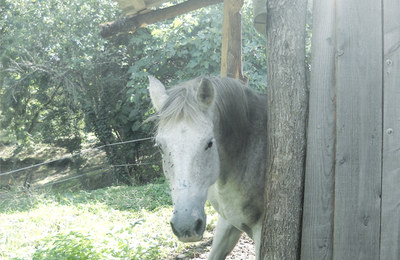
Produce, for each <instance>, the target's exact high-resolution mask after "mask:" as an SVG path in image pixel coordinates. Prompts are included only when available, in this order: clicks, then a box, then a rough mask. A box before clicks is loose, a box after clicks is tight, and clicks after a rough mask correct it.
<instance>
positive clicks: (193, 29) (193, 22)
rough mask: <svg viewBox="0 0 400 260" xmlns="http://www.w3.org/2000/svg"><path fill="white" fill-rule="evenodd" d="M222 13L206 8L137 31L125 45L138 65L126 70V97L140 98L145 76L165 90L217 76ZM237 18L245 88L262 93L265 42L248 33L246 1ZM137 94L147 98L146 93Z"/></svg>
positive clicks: (219, 7)
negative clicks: (129, 93)
mask: <svg viewBox="0 0 400 260" xmlns="http://www.w3.org/2000/svg"><path fill="white" fill-rule="evenodd" d="M222 9H223V5H222V4H220V5H215V6H210V7H207V8H202V9H200V10H197V11H193V12H190V13H188V14H185V15H182V16H178V17H175V18H174V19H170V20H167V21H163V22H160V23H157V24H154V25H149V26H148V27H147V28H141V29H139V30H138V31H137V32H136V33H135V37H133V38H132V39H131V44H133V46H134V48H135V50H136V53H137V54H138V55H137V57H138V60H137V61H136V62H135V63H134V64H133V65H132V66H131V67H130V69H129V72H130V73H132V74H131V81H130V82H129V83H128V86H129V85H130V86H131V88H132V89H133V90H132V92H135V93H136V92H140V91H139V90H140V89H144V88H145V87H147V75H149V74H150V75H153V76H155V77H157V78H159V79H160V80H161V81H162V82H165V83H167V84H177V83H179V82H182V81H186V80H189V79H193V78H195V77H198V76H200V75H214V76H218V75H219V74H220V64H221V45H222V21H223V19H222V18H223V15H222V14H223V10H222ZM242 14H243V16H242V17H243V19H242V20H243V22H242V23H243V30H242V31H243V37H242V38H243V42H242V44H243V71H244V73H245V75H246V76H247V77H248V78H249V84H250V86H251V87H253V88H255V89H257V90H260V91H264V90H265V87H266V52H265V38H264V37H263V36H262V35H260V34H258V33H257V32H256V30H255V29H254V27H253V23H252V5H251V2H250V1H246V3H245V5H244V7H243V9H242ZM142 92H143V93H144V95H145V96H146V95H147V92H146V91H144V90H142ZM146 97H147V96H146ZM134 98H136V97H134ZM138 98H139V99H140V98H143V96H139V97H138Z"/></svg>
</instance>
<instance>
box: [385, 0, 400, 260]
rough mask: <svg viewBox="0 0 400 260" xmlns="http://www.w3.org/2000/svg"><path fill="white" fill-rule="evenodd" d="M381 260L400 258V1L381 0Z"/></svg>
mask: <svg viewBox="0 0 400 260" xmlns="http://www.w3.org/2000/svg"><path fill="white" fill-rule="evenodd" d="M383 6H384V19H383V32H384V38H383V39H384V40H383V41H384V48H383V54H384V58H383V68H384V70H383V72H384V75H383V79H384V88H383V90H384V100H383V168H382V226H381V258H380V259H381V260H385V259H396V260H397V259H400V0H384V1H383Z"/></svg>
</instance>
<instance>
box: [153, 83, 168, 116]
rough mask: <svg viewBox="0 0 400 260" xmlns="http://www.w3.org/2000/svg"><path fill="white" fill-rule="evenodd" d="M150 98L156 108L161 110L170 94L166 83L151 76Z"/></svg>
mask: <svg viewBox="0 0 400 260" xmlns="http://www.w3.org/2000/svg"><path fill="white" fill-rule="evenodd" d="M149 81H150V85H149V91H150V98H151V101H152V102H153V105H154V107H155V108H156V110H158V111H160V110H161V109H162V107H163V106H164V104H165V101H167V98H168V95H167V91H166V90H165V87H164V85H163V84H162V83H161V82H160V81H159V80H158V79H156V78H155V77H152V76H149Z"/></svg>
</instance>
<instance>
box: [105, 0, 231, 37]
mask: <svg viewBox="0 0 400 260" xmlns="http://www.w3.org/2000/svg"><path fill="white" fill-rule="evenodd" d="M222 1H223V0H188V1H185V2H183V3H181V4H177V5H175V6H172V7H168V8H164V9H160V10H155V11H150V12H148V13H144V14H141V15H138V16H133V17H129V18H125V19H122V20H118V21H115V22H110V23H105V24H102V25H100V28H101V32H100V35H101V37H103V38H107V37H111V36H115V35H118V34H121V33H128V32H130V33H132V32H135V31H136V30H137V29H138V28H140V27H143V26H146V25H148V24H153V23H156V22H159V21H163V20H166V19H170V18H173V17H175V16H178V15H181V14H185V13H188V12H191V11H194V10H197V9H200V8H202V7H205V6H209V5H214V4H218V3H221V2H222Z"/></svg>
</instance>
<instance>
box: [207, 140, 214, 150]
mask: <svg viewBox="0 0 400 260" xmlns="http://www.w3.org/2000/svg"><path fill="white" fill-rule="evenodd" d="M212 145H213V142H212V141H210V142H209V143H208V144H207V147H206V151H207V149H208V148H211V147H212Z"/></svg>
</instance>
